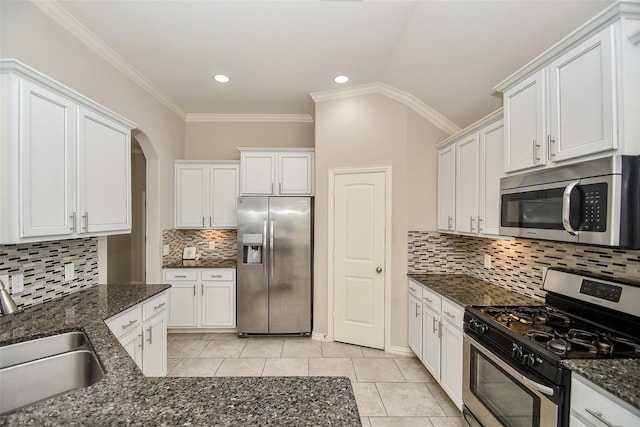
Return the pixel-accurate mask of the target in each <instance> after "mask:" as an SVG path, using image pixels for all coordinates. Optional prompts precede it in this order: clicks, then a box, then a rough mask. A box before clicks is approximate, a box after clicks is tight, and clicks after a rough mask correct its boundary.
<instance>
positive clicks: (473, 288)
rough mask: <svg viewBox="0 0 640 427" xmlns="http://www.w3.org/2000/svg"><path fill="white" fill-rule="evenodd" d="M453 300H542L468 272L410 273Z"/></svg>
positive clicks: (505, 302)
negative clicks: (486, 280)
mask: <svg viewBox="0 0 640 427" xmlns="http://www.w3.org/2000/svg"><path fill="white" fill-rule="evenodd" d="M409 277H410V278H412V279H413V280H415V281H416V282H418V283H420V284H422V285H424V286H426V287H427V288H429V289H432V290H433V291H435V292H437V293H439V294H440V295H442V296H444V297H446V298H448V299H450V300H451V301H452V302H455V303H456V304H459V305H461V306H463V307H465V306H467V305H540V304H543V302H542V301H540V300H537V299H534V298H531V297H528V296H526V295H522V294H519V293H517V292H514V291H511V290H509V289H506V288H503V287H502V286H498V285H494V284H492V283H489V282H485V281H484V280H480V279H476V278H475V277H471V276H467V275H466V274H409Z"/></svg>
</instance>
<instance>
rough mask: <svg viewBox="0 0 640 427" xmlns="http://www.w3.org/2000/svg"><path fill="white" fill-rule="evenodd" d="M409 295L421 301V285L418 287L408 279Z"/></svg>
mask: <svg viewBox="0 0 640 427" xmlns="http://www.w3.org/2000/svg"><path fill="white" fill-rule="evenodd" d="M409 295H413V296H414V297H416V298H417V299H418V300H419V301H422V285H419V284H418V283H416V282H415V281H413V280H411V279H409Z"/></svg>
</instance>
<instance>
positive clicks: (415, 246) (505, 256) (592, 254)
mask: <svg viewBox="0 0 640 427" xmlns="http://www.w3.org/2000/svg"><path fill="white" fill-rule="evenodd" d="M408 240H409V248H408V249H409V251H408V254H409V255H408V272H409V273H465V274H468V275H470V276H473V277H477V278H479V279H482V280H486V281H488V282H491V283H494V284H496V285H500V286H503V287H506V288H510V289H512V290H514V291H516V292H519V293H522V294H525V295H529V296H533V297H538V298H544V291H543V290H542V274H543V269H544V268H545V267H563V268H570V269H573V270H580V271H584V272H587V273H592V274H598V275H601V276H608V277H617V278H623V279H630V280H634V281H640V250H624V249H614V248H606V247H599V246H587V245H576V244H571V243H562V242H550V241H544V240H529V239H515V240H499V239H485V238H479V237H467V236H458V235H454V234H444V233H438V232H431V231H426V232H425V231H410V232H409V239H408ZM485 254H487V255H489V256H491V268H490V269H486V268H484V256H485Z"/></svg>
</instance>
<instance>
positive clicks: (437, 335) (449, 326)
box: [409, 279, 464, 410]
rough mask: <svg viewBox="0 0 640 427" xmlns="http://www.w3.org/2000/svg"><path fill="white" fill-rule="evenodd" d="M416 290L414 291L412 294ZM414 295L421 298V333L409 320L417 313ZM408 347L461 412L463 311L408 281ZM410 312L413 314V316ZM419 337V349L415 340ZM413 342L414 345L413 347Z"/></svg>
mask: <svg viewBox="0 0 640 427" xmlns="http://www.w3.org/2000/svg"><path fill="white" fill-rule="evenodd" d="M414 289H415V290H414ZM416 295H421V300H422V301H421V304H420V306H421V310H420V313H421V315H420V319H421V324H420V332H419V333H418V332H417V331H416V328H418V326H417V325H418V324H417V322H415V321H414V322H415V323H414V326H412V317H413V315H414V314H415V313H417V312H418V311H417V309H416V308H415V300H416V298H417V296H416ZM409 310H410V311H409V333H410V335H409V337H410V338H409V341H410V342H409V346H410V347H411V349H412V350H413V351H414V352H415V354H416V356H418V358H419V359H420V361H421V362H422V364H423V365H424V366H425V367H426V368H427V370H428V371H429V372H430V373H431V375H432V376H433V378H435V380H436V381H438V383H439V384H440V386H441V387H442V389H443V390H444V391H445V392H446V393H447V395H449V398H450V399H451V400H452V401H453V402H454V403H455V404H456V406H457V407H458V409H460V410H462V366H463V365H462V318H463V315H464V308H463V307H460V306H459V305H457V304H454V303H452V302H451V301H449V300H448V299H446V298H445V297H443V296H442V295H440V294H438V293H436V292H433V291H432V290H431V289H427V288H425V287H424V286H422V285H420V284H418V283H417V282H415V281H414V280H411V279H409ZM411 310H416V311H415V312H412V311H411ZM418 335H419V336H420V337H421V338H422V342H421V344H420V345H417V344H416V343H415V341H416V338H414V337H415V336H418ZM412 341H413V344H412Z"/></svg>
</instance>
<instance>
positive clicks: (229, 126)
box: [184, 122, 314, 160]
mask: <svg viewBox="0 0 640 427" xmlns="http://www.w3.org/2000/svg"><path fill="white" fill-rule="evenodd" d="M313 146H314V124H313V123H270V122H187V123H186V125H185V148H184V155H185V159H188V160H239V159H240V152H239V151H238V150H237V149H236V147H303V148H305V147H308V148H313Z"/></svg>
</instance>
